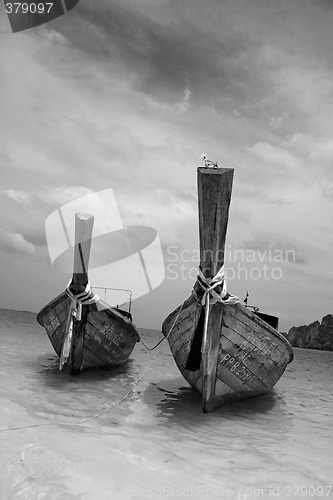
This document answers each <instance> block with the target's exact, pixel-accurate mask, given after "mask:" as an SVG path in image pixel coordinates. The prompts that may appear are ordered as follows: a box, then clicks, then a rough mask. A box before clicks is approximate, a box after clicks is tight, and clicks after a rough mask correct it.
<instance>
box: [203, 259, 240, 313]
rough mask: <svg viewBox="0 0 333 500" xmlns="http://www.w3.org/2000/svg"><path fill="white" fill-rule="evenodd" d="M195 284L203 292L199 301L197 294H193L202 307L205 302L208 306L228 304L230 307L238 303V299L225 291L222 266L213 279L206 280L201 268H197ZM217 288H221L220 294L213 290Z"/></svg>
mask: <svg viewBox="0 0 333 500" xmlns="http://www.w3.org/2000/svg"><path fill="white" fill-rule="evenodd" d="M197 283H198V285H200V286H201V288H202V289H203V291H204V294H203V296H202V298H201V300H200V299H199V297H198V295H197V293H196V292H194V293H195V295H196V297H197V299H199V300H200V302H201V305H203V306H206V305H207V301H208V303H210V304H215V303H216V302H222V304H230V305H232V304H237V303H238V302H239V298H238V297H236V296H235V295H231V294H230V293H228V291H227V284H226V279H225V276H224V265H223V266H222V267H221V268H220V269H219V271H218V272H217V273H216V274H215V276H214V277H213V278H206V277H205V275H204V274H203V272H202V269H201V267H200V266H199V270H198V278H197ZM218 286H222V290H221V291H220V292H217V291H216V290H215V288H217V287H218Z"/></svg>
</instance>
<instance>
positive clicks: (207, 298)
mask: <svg viewBox="0 0 333 500" xmlns="http://www.w3.org/2000/svg"><path fill="white" fill-rule="evenodd" d="M196 285H199V286H200V287H201V289H202V290H203V295H202V297H199V295H198V293H197V290H198V288H196ZM217 287H222V289H221V291H217V290H216V289H217ZM192 293H193V295H194V296H195V298H196V299H197V301H198V302H199V303H200V305H201V308H203V309H202V311H201V312H200V315H199V320H198V323H197V326H196V330H195V332H194V335H193V339H192V344H191V348H190V352H189V356H188V358H187V362H186V369H187V370H190V371H196V370H199V368H200V364H201V356H202V353H203V352H204V351H205V348H206V345H207V335H208V322H209V314H210V305H211V304H212V305H213V304H216V303H217V302H220V303H222V304H226V305H233V304H237V303H238V302H239V298H238V297H236V296H235V295H231V294H229V293H228V291H227V285H226V280H225V276H224V266H222V267H221V269H219V271H218V272H217V273H216V274H215V276H213V277H212V278H206V277H205V276H204V274H203V272H202V269H201V267H200V266H199V270H198V277H197V281H196V283H195V285H194V287H193V292H192ZM200 295H201V294H200Z"/></svg>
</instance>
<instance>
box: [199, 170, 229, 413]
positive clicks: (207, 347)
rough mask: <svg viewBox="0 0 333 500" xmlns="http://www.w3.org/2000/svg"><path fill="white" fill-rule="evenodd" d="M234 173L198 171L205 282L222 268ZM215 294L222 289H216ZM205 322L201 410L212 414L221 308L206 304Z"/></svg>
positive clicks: (208, 298)
mask: <svg viewBox="0 0 333 500" xmlns="http://www.w3.org/2000/svg"><path fill="white" fill-rule="evenodd" d="M233 174H234V170H233V169H231V168H205V167H199V168H198V169H197V175H198V204H199V239H200V267H201V272H202V274H203V275H204V277H205V278H206V279H208V280H209V279H212V278H213V277H214V276H216V274H217V272H218V271H219V270H220V269H221V268H222V266H223V265H224V251H225V240H226V233H227V227H228V219H229V206H230V201H231V192H232V182H233ZM215 290H216V291H217V292H219V291H221V287H220V288H219V287H216V289H215ZM204 307H205V321H204V326H203V328H204V331H203V339H202V347H201V351H202V354H201V369H202V409H203V411H204V412H205V413H207V412H211V411H214V396H215V385H216V371H217V362H218V354H219V346H220V336H221V328H222V316H223V306H222V305H221V303H220V302H217V303H213V304H210V297H209V294H207V295H206V301H205V305H204Z"/></svg>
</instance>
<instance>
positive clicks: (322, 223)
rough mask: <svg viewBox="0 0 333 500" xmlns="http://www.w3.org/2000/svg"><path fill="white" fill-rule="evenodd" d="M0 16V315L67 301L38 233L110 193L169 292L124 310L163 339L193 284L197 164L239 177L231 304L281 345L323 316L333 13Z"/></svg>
mask: <svg viewBox="0 0 333 500" xmlns="http://www.w3.org/2000/svg"><path fill="white" fill-rule="evenodd" d="M0 16H1V24H0V58H1V61H0V71H1V74H0V79H1V95H0V113H1V125H0V126H1V141H0V168H1V185H0V257H1V261H0V265H1V292H0V293H1V307H5V308H13V309H24V310H32V311H38V310H39V309H40V308H41V307H42V306H43V305H44V304H45V303H46V302H48V301H49V300H51V299H52V298H53V297H54V296H55V295H57V294H58V293H60V292H61V291H62V290H63V289H64V287H65V286H66V284H67V280H68V276H69V274H68V276H65V275H64V274H65V273H64V272H61V270H59V266H58V268H57V267H52V265H51V261H50V257H49V252H48V248H47V240H46V235H45V220H46V219H47V217H48V216H49V215H50V214H51V213H52V212H54V211H55V210H57V209H58V208H59V207H61V206H63V205H64V204H67V203H69V202H73V201H74V200H77V199H80V198H82V197H87V195H89V194H93V193H99V192H100V191H101V190H106V189H111V188H112V190H113V194H114V197H115V200H116V204H117V207H118V209H119V214H120V216H121V219H122V222H123V224H124V225H127V226H131V227H135V226H143V227H144V228H146V229H147V228H153V229H155V230H156V231H157V233H158V236H159V239H160V242H161V246H162V251H163V256H164V267H165V279H164V280H163V282H162V283H161V284H160V285H159V286H157V287H156V288H155V289H154V290H153V291H151V292H150V293H148V294H146V295H145V296H143V297H141V298H138V299H137V300H135V301H134V304H133V313H134V320H135V322H136V323H137V324H139V326H143V327H148V328H159V326H160V324H161V322H162V321H163V319H164V318H165V316H166V315H167V314H168V313H169V312H171V311H172V310H173V309H174V308H175V307H176V306H178V305H179V304H180V303H181V302H182V301H183V300H184V299H185V298H187V296H188V295H189V293H190V291H191V288H192V285H193V278H194V276H195V273H196V267H197V265H198V262H197V249H198V218H197V191H196V190H197V188H196V167H197V166H199V165H200V161H201V160H200V157H201V154H202V153H206V154H207V155H208V156H209V157H211V158H212V159H213V160H216V161H217V162H218V163H219V165H221V166H224V167H232V168H234V170H235V172H234V187H233V195H232V203H231V208H230V220H229V229H228V235H227V255H226V268H227V275H228V277H229V280H228V289H229V291H230V292H232V293H234V294H236V295H238V296H239V297H241V298H243V296H244V294H245V292H246V290H249V292H250V302H251V303H255V304H256V305H257V306H259V307H260V309H261V310H263V311H265V312H268V313H272V314H276V315H278V316H279V317H280V328H281V329H282V330H288V329H289V328H290V327H291V326H293V325H300V324H306V323H309V322H311V321H314V320H316V319H321V317H322V316H323V315H324V314H327V313H329V312H330V313H332V281H333V265H332V264H333V253H332V251H333V227H332V226H333V219H332V208H333V171H332V164H333V135H332V134H333V99H332V98H333V83H332V82H333V56H332V54H333V52H332V47H333V30H332V25H333V3H332V2H331V1H330V0H205V1H203V0H140V1H134V0H99V1H98V2H90V1H86V0H80V3H79V4H78V6H77V7H75V8H74V9H73V10H72V11H70V12H69V13H67V14H66V15H65V16H62V17H60V18H58V19H56V20H55V21H52V22H50V23H48V24H45V25H43V26H40V27H38V28H33V29H30V30H27V31H23V32H21V33H16V34H12V33H11V32H10V29H9V23H8V20H7V18H6V14H5V12H4V8H3V5H2V3H1V7H0ZM99 216H100V215H99ZM106 217H107V215H106ZM146 232H147V231H146ZM148 232H149V231H148ZM145 234H146V233H145ZM148 243H149V241H145V242H143V243H142V245H143V246H144V245H146V244H148ZM93 248H94V247H92V253H93ZM119 266H120V267H121V264H119ZM264 266H266V268H265V269H264ZM151 272H152V273H153V272H154V269H153V266H152V271H151ZM125 275H126V273H125V274H124V276H125ZM133 279H135V278H133ZM152 279H153V277H152ZM105 280H106V282H105V283H103V286H111V287H112V286H114V283H112V277H110V276H105ZM153 281H154V279H153ZM92 284H94V283H92ZM99 284H101V283H99ZM116 284H117V286H120V285H123V287H126V288H127V287H128V288H131V282H130V280H129V278H128V273H127V275H126V276H125V278H124V282H123V283H121V281H120V278H119V276H118V277H117V278H116Z"/></svg>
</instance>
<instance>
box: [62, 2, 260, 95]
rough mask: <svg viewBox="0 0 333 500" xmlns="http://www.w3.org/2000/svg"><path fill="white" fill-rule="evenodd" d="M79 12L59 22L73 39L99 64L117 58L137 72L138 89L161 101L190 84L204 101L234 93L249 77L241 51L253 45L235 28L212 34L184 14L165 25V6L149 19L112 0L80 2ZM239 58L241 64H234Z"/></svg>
mask: <svg viewBox="0 0 333 500" xmlns="http://www.w3.org/2000/svg"><path fill="white" fill-rule="evenodd" d="M78 16H79V17H76V18H74V17H73V20H72V23H71V24H69V23H64V24H62V25H59V27H58V29H59V31H61V33H62V34H63V35H64V36H65V37H66V38H67V39H68V40H69V41H70V42H71V44H73V45H74V46H75V47H76V48H77V49H79V50H80V51H82V52H84V53H85V55H86V56H87V55H89V56H90V57H91V58H94V59H97V60H100V61H102V62H103V64H106V65H107V62H108V60H109V61H117V63H119V64H120V65H123V67H127V68H128V70H129V71H134V72H135V73H136V74H138V75H139V76H140V79H139V83H137V85H138V86H139V90H141V91H143V92H145V93H147V94H151V95H155V96H158V97H159V98H161V99H162V100H163V99H164V100H166V101H172V100H173V99H175V94H176V95H177V97H178V99H179V95H181V94H182V93H183V92H184V89H185V88H187V87H189V88H190V89H191V92H193V93H194V94H195V96H196V98H199V99H200V97H201V98H202V99H203V98H204V100H205V103H206V104H207V97H208V96H209V94H210V93H213V94H216V92H220V91H223V95H224V96H228V95H229V96H235V94H237V92H238V93H240V92H241V89H242V88H243V87H244V81H245V80H247V79H248V70H247V63H246V58H245V54H246V53H249V52H250V51H251V47H252V45H253V44H251V43H250V42H249V40H246V41H245V39H242V37H241V36H240V34H239V33H238V34H237V36H230V33H229V34H228V35H226V34H224V33H223V30H222V31H221V33H219V36H216V34H215V35H214V34H213V33H211V32H210V30H209V29H207V27H205V24H204V23H203V25H202V27H201V26H198V25H195V24H193V23H190V22H187V21H186V20H185V19H184V20H183V21H182V22H181V23H179V22H177V23H168V22H166V23H165V24H164V23H163V22H162V21H161V20H163V17H164V13H163V9H161V12H160V19H161V20H159V21H157V20H154V19H151V18H148V17H147V16H146V15H145V13H144V10H143V9H142V10H141V11H140V12H138V11H137V10H136V11H135V10H134V9H133V8H132V9H131V8H125V7H121V6H119V5H115V4H110V5H104V8H103V10H102V9H99V10H97V9H94V8H93V7H92V6H91V5H82V6H80V9H78ZM82 26H84V30H83V31H82ZM78 32H80V34H79V35H78ZM240 57H244V62H243V63H242V64H239V63H237V60H238V58H240ZM208 99H209V97H208Z"/></svg>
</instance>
